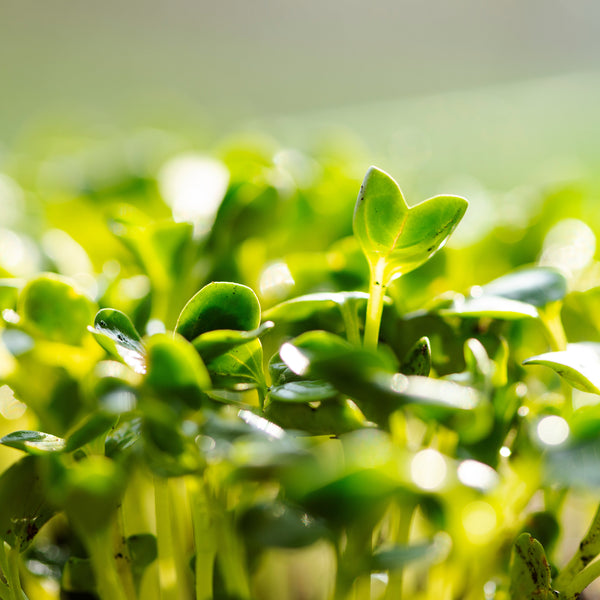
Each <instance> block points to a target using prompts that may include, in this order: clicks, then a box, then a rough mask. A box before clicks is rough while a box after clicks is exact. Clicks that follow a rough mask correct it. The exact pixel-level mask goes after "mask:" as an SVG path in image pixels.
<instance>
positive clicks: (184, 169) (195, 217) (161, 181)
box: [158, 153, 229, 235]
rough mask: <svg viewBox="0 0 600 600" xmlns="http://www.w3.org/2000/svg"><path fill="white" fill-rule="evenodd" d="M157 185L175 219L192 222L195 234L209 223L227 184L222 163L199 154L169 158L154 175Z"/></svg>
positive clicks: (214, 214) (204, 230) (199, 233)
mask: <svg viewBox="0 0 600 600" xmlns="http://www.w3.org/2000/svg"><path fill="white" fill-rule="evenodd" d="M158 185H159V188H160V192H161V194H162V196H163V198H164V199H165V202H166V203H167V204H168V205H169V206H170V207H171V209H172V211H173V219H174V220H175V221H177V222H181V221H187V222H190V223H192V224H193V225H194V231H195V233H196V234H197V235H201V234H203V233H206V232H207V231H208V230H209V229H210V228H211V226H212V224H213V221H214V219H215V216H216V214H217V211H218V209H219V206H220V204H221V202H222V201H223V198H224V197H225V193H226V192H227V187H228V185H229V171H228V170H227V168H226V167H225V165H224V164H223V163H222V162H220V161H218V160H216V159H214V158H210V157H208V156H204V155H202V154H193V153H189V154H182V155H179V156H176V157H174V158H172V159H171V160H169V161H168V162H167V163H166V164H165V165H164V166H163V167H162V169H161V170H160V172H159V174H158Z"/></svg>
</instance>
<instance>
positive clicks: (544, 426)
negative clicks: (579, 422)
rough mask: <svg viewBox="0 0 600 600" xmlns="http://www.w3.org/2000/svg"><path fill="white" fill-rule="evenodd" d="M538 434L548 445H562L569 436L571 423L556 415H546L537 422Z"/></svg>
mask: <svg viewBox="0 0 600 600" xmlns="http://www.w3.org/2000/svg"><path fill="white" fill-rule="evenodd" d="M537 435H538V437H539V438H540V441H541V442H542V443H543V444H546V445H547V446H560V445H561V444H562V443H563V442H565V441H566V440H567V438H568V437H569V424H568V423H567V422H566V421H565V420H564V419H563V418H562V417H557V416H556V415H551V416H549V417H544V418H543V419H541V420H540V422H539V423H538V424H537Z"/></svg>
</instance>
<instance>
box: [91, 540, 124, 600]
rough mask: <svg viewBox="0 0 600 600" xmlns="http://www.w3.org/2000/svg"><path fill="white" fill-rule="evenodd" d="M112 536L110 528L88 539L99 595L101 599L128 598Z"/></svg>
mask: <svg viewBox="0 0 600 600" xmlns="http://www.w3.org/2000/svg"><path fill="white" fill-rule="evenodd" d="M110 537H111V536H110V530H107V531H106V532H102V533H101V534H97V535H95V536H93V537H89V538H87V540H86V546H87V548H88V551H89V553H90V559H91V561H92V566H93V569H94V575H95V576H96V585H97V587H98V596H100V598H101V600H128V598H127V595H126V594H125V590H124V589H123V585H122V582H121V580H120V578H119V574H118V572H117V565H116V563H115V557H114V554H113V549H112V544H111V539H110Z"/></svg>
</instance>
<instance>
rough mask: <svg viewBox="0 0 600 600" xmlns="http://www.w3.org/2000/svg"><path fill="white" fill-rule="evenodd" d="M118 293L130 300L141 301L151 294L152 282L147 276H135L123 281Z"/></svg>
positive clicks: (120, 282)
mask: <svg viewBox="0 0 600 600" xmlns="http://www.w3.org/2000/svg"><path fill="white" fill-rule="evenodd" d="M117 290H118V291H117V293H118V294H119V296H125V297H126V298H127V299H129V300H141V299H142V298H144V297H145V296H146V295H147V294H148V292H150V280H149V279H148V277H146V275H134V276H133V277H127V278H125V279H121V281H119V284H118V288H117Z"/></svg>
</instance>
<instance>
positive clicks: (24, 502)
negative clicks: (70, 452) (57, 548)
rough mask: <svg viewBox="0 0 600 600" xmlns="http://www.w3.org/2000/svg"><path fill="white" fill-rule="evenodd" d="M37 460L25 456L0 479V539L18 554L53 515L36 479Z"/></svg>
mask: <svg viewBox="0 0 600 600" xmlns="http://www.w3.org/2000/svg"><path fill="white" fill-rule="evenodd" d="M40 460H41V457H38V456H26V457H24V458H22V459H21V460H20V461H18V462H16V463H15V464H13V465H12V466H10V467H9V468H8V469H6V471H4V473H2V475H0V537H1V538H2V539H3V540H4V541H5V542H6V543H7V544H9V545H10V546H11V547H12V548H17V549H18V550H19V552H22V551H23V550H25V549H26V548H27V547H28V546H29V544H30V543H31V541H32V540H33V538H34V537H35V535H36V534H37V532H38V531H39V530H40V528H41V527H42V525H44V523H46V521H48V520H49V519H50V518H51V517H52V516H53V515H54V514H55V512H56V510H55V508H54V507H53V506H52V505H51V503H50V502H49V500H48V496H47V494H46V490H45V488H44V485H43V483H42V481H41V478H40V474H39V464H40Z"/></svg>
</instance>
